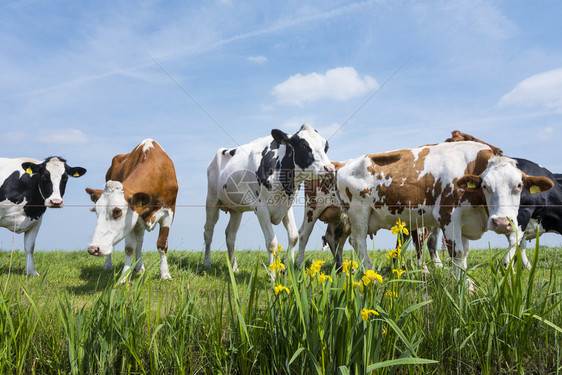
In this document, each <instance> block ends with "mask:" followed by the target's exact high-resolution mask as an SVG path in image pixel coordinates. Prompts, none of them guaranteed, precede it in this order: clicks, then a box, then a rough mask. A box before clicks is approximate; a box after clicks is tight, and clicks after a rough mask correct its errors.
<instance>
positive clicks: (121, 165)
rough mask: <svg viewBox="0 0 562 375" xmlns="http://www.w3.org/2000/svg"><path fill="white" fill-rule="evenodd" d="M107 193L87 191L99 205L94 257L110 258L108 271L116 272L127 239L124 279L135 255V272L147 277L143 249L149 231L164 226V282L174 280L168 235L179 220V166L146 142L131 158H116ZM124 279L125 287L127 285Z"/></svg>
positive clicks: (160, 239) (160, 244)
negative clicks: (115, 259) (115, 254)
mask: <svg viewBox="0 0 562 375" xmlns="http://www.w3.org/2000/svg"><path fill="white" fill-rule="evenodd" d="M105 180H106V183H105V188H104V190H99V189H90V188H87V189H86V192H87V193H88V194H89V195H90V198H91V199H92V201H94V202H95V203H96V207H95V210H96V215H97V217H98V221H97V224H96V228H95V229H94V235H93V237H92V240H91V242H90V245H89V246H88V252H89V253H90V254H92V255H95V256H99V255H104V256H107V258H106V262H105V264H104V268H106V269H111V268H112V264H111V252H112V251H113V246H114V245H116V244H117V243H118V242H119V241H121V240H122V239H123V238H124V239H125V266H124V267H123V272H122V275H123V276H125V275H126V273H127V271H128V270H129V268H130V267H131V265H132V259H133V252H135V253H136V257H137V264H136V266H135V269H136V270H137V271H139V272H142V271H144V265H143V263H142V253H141V252H142V243H143V237H144V231H145V230H148V231H151V230H153V229H154V228H155V226H156V224H160V232H159V234H158V240H157V242H156V247H157V248H158V251H159V252H160V276H161V277H162V279H170V278H171V276H170V272H169V270H168V261H167V258H166V254H167V251H168V234H169V232H170V226H171V225H172V221H173V219H174V213H175V209H176V196H177V193H178V183H177V180H176V171H175V169H174V163H173V162H172V160H171V159H170V158H169V157H168V155H167V154H166V153H165V152H164V150H163V149H162V147H160V145H159V144H158V143H157V142H156V141H154V140H152V139H145V140H144V141H142V142H141V143H140V144H139V145H138V146H137V147H135V148H134V149H133V151H131V152H130V153H128V154H121V155H117V156H115V157H114V158H113V161H112V163H111V167H109V169H108V170H107V173H106V175H105ZM125 281H126V278H123V280H122V282H125Z"/></svg>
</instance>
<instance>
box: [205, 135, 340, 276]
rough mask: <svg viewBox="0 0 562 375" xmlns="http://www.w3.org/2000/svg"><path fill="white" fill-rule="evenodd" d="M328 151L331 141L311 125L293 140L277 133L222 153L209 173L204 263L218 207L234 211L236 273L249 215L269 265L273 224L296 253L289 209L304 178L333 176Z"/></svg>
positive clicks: (230, 233) (230, 239)
mask: <svg viewBox="0 0 562 375" xmlns="http://www.w3.org/2000/svg"><path fill="white" fill-rule="evenodd" d="M327 150H328V142H327V141H326V140H325V139H324V138H322V137H321V136H320V134H318V132H317V131H316V130H314V129H313V128H312V127H311V126H310V125H303V126H302V127H301V128H300V130H299V131H298V132H297V133H296V134H294V135H293V136H290V135H288V134H286V133H284V132H282V131H281V130H278V129H274V130H272V131H271V136H268V137H264V138H260V139H257V140H255V141H253V142H251V143H248V144H246V145H243V146H240V147H238V148H233V149H219V150H218V151H217V154H216V155H215V157H214V159H213V161H212V162H211V164H210V165H209V167H208V169H207V180H208V191H207V202H206V210H207V220H206V222H205V234H204V238H205V260H204V262H203V265H204V266H210V265H211V257H210V251H211V241H212V239H213V231H214V227H215V224H216V223H217V220H218V218H219V209H220V210H223V211H225V212H228V213H230V221H229V223H228V226H227V228H226V245H227V248H228V254H229V258H230V259H231V261H232V267H233V269H235V270H236V269H237V268H238V267H237V264H236V258H235V257H234V256H233V255H234V242H235V240H236V233H237V231H238V228H239V227H240V221H241V219H242V214H243V213H244V212H246V211H254V212H255V213H256V215H257V216H258V220H259V223H260V226H261V229H262V231H263V233H264V237H265V246H266V248H267V249H268V251H269V260H270V263H271V262H272V261H273V251H274V249H276V248H277V238H276V237H275V233H274V232H273V227H272V224H274V225H277V224H279V223H280V222H281V221H282V222H283V225H284V226H285V228H286V229H287V233H288V237H289V240H288V247H289V249H293V251H294V247H295V244H296V242H297V239H298V232H297V226H296V224H295V219H294V216H293V211H292V208H291V205H292V204H293V200H294V198H295V196H296V194H297V192H298V189H299V186H300V184H301V183H302V182H303V181H304V180H305V179H307V178H311V177H312V176H318V175H320V174H324V173H328V174H333V173H334V166H333V165H332V164H331V163H330V160H329V159H328V157H327V156H326V152H327Z"/></svg>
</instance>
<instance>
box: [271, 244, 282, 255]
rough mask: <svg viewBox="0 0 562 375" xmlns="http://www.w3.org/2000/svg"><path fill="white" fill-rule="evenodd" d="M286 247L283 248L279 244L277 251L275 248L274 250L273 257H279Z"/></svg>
mask: <svg viewBox="0 0 562 375" xmlns="http://www.w3.org/2000/svg"><path fill="white" fill-rule="evenodd" d="M283 247H284V246H281V245H280V244H277V250H275V248H274V249H273V256H274V257H277V255H278V254H279V253H280V252H281V250H283Z"/></svg>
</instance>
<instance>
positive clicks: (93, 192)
mask: <svg viewBox="0 0 562 375" xmlns="http://www.w3.org/2000/svg"><path fill="white" fill-rule="evenodd" d="M86 193H88V194H89V195H90V199H91V200H92V202H94V203H96V202H97V201H98V199H100V197H101V195H102V194H103V190H100V189H90V188H86Z"/></svg>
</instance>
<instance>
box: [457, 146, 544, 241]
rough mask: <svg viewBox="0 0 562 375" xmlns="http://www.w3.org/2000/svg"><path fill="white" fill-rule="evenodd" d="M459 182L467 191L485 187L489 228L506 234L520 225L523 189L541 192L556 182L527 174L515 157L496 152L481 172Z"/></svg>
mask: <svg viewBox="0 0 562 375" xmlns="http://www.w3.org/2000/svg"><path fill="white" fill-rule="evenodd" d="M457 186H458V187H460V188H461V189H464V190H467V191H478V190H480V191H482V192H483V193H484V196H485V197H486V205H487V207H488V212H489V219H488V229H489V230H493V231H495V232H496V233H500V234H506V233H509V232H512V231H514V230H515V228H514V227H513V226H512V225H511V224H510V222H509V221H510V220H511V222H512V223H513V224H514V226H515V227H517V213H518V210H519V202H520V199H521V191H522V190H523V189H525V190H527V191H529V192H531V193H540V192H544V191H548V190H550V189H552V187H553V186H554V184H553V182H552V181H551V180H550V179H548V178H546V177H534V176H527V175H526V174H525V173H523V172H521V171H520V170H519V169H518V168H517V166H516V163H515V160H513V159H511V158H508V157H504V156H493V157H492V158H490V160H489V161H488V166H487V167H486V169H485V170H484V172H482V174H481V175H480V176H476V175H465V176H463V177H462V178H460V179H459V180H458V181H457Z"/></svg>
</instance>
